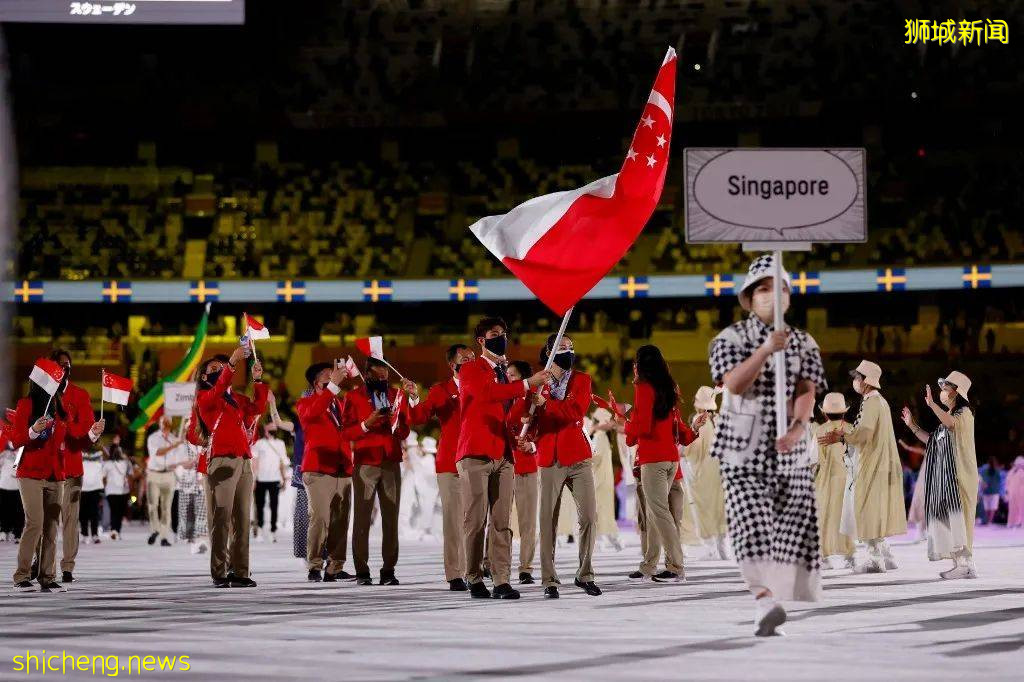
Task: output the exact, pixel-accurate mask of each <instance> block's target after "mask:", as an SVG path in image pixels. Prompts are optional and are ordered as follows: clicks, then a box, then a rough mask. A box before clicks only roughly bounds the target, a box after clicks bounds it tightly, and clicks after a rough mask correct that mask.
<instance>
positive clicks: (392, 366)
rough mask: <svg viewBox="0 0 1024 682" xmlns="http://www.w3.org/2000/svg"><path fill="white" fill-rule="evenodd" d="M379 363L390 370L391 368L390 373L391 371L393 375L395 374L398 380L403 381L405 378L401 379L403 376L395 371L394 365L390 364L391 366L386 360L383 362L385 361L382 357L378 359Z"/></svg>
mask: <svg viewBox="0 0 1024 682" xmlns="http://www.w3.org/2000/svg"><path fill="white" fill-rule="evenodd" d="M380 361H381V362H383V363H384V364H385V365H387V366H388V367H390V368H391V371H393V372H394V373H395V374H397V375H398V378H399V379H401V380H402V381H405V377H403V376H402V373H401V372H399V371H398V370H397V369H395V366H394V365H392V364H391V363H390V362H388V361H387V360H385V359H384V358H383V357H382V358H381V359H380Z"/></svg>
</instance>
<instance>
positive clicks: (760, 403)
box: [709, 314, 827, 601]
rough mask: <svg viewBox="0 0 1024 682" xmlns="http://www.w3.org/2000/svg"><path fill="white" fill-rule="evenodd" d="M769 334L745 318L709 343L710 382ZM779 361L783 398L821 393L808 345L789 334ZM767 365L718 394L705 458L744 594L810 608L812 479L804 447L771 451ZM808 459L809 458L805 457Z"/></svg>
mask: <svg viewBox="0 0 1024 682" xmlns="http://www.w3.org/2000/svg"><path fill="white" fill-rule="evenodd" d="M771 331H772V327H770V326H768V325H766V324H765V323H763V322H762V321H761V320H760V319H759V318H758V317H757V316H756V315H753V314H751V315H750V316H749V317H747V318H746V319H745V320H742V321H740V322H737V323H735V324H733V325H731V326H729V327H727V328H726V329H725V330H723V331H722V332H721V333H720V334H719V335H718V336H716V337H715V339H714V340H713V341H712V342H711V352H710V358H709V362H710V365H711V377H712V379H713V380H714V382H715V383H716V384H717V383H721V382H722V378H723V377H724V376H725V374H726V373H727V372H729V370H731V369H733V368H734V367H736V365H738V364H740V363H741V362H743V361H744V360H746V359H747V358H749V357H750V356H751V355H752V354H753V353H754V352H755V351H756V350H757V348H758V347H760V346H761V345H762V344H763V343H764V342H765V340H766V339H767V338H768V335H769V334H770V333H771ZM791 331H792V334H791V335H790V339H789V343H788V344H787V346H786V349H785V356H786V396H787V398H788V399H792V397H793V394H794V391H795V389H796V385H797V383H798V382H800V381H801V380H809V381H811V382H813V383H814V385H815V387H816V392H817V393H823V392H824V391H825V390H827V384H826V381H825V368H824V366H823V364H822V361H821V353H820V351H819V349H818V345H817V343H816V342H815V341H814V339H813V338H812V337H811V336H810V335H809V334H808V333H807V332H804V331H800V330H797V329H791ZM775 431H776V429H775V364H774V361H773V360H772V359H769V360H768V362H766V363H765V366H764V368H763V369H762V370H761V373H760V375H759V376H758V378H757V379H756V380H755V381H754V383H753V385H752V386H751V387H750V388H749V389H747V391H746V393H744V394H743V395H741V396H734V395H731V394H730V393H729V392H728V391H726V392H725V395H724V398H723V403H722V411H721V416H720V417H719V422H718V431H717V433H716V436H715V441H714V444H713V445H712V449H711V454H712V456H713V457H717V458H718V459H719V460H720V463H721V472H722V483H723V486H724V488H725V504H726V512H727V516H728V521H729V533H730V535H731V536H732V544H733V548H734V550H735V552H736V559H737V561H738V563H739V565H740V569H741V571H742V572H743V576H744V579H745V580H746V581H747V584H748V585H749V586H750V587H751V589H752V590H758V588H768V589H770V590H771V591H772V593H773V594H774V596H775V598H776V599H784V600H795V601H817V600H818V599H819V598H820V595H821V574H820V568H819V537H818V520H817V508H816V501H815V490H814V477H813V475H812V473H811V464H812V462H810V461H809V460H810V458H811V456H812V455H811V454H809V453H808V449H807V442H806V441H802V442H801V443H800V444H799V445H798V446H797V447H796V448H795V449H794V451H793V452H789V453H786V454H779V453H778V452H776V450H775V438H776V433H775ZM813 456H814V457H816V455H813Z"/></svg>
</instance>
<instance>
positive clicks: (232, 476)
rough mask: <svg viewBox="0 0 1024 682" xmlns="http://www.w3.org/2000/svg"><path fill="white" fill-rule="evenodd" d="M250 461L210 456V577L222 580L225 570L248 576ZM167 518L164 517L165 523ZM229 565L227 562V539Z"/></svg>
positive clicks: (250, 495)
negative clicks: (229, 554) (229, 547)
mask: <svg viewBox="0 0 1024 682" xmlns="http://www.w3.org/2000/svg"><path fill="white" fill-rule="evenodd" d="M252 481H253V476H252V460H249V459H243V458H241V457H213V458H211V459H210V465H209V471H208V473H207V475H206V508H207V510H208V514H209V517H208V522H207V523H208V525H209V529H210V575H212V576H213V577H214V579H217V578H226V577H227V575H228V568H229V566H230V569H231V571H232V572H233V573H234V574H235V575H236V576H237V577H239V578H248V577H249V523H250V521H249V515H250V513H251V511H252V485H253V484H252ZM169 519H170V517H169V516H168V520H169ZM229 535H230V542H231V545H230V546H231V563H230V564H229V563H228V539H229Z"/></svg>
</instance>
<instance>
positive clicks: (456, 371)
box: [455, 363, 465, 374]
mask: <svg viewBox="0 0 1024 682" xmlns="http://www.w3.org/2000/svg"><path fill="white" fill-rule="evenodd" d="M463 364H465V363H460V364H458V365H455V373H456V374H458V373H459V370H460V369H462V365H463Z"/></svg>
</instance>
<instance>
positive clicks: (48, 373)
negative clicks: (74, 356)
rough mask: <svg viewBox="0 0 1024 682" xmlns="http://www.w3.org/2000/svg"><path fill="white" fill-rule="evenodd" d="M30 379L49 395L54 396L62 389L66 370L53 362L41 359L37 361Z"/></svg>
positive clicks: (29, 376)
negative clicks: (61, 384) (61, 385)
mask: <svg viewBox="0 0 1024 682" xmlns="http://www.w3.org/2000/svg"><path fill="white" fill-rule="evenodd" d="M28 378H29V379H31V380H32V381H33V382H34V383H35V384H36V385H38V386H39V387H40V388H41V389H43V390H44V391H46V393H47V394H48V395H53V394H54V393H56V392H57V389H58V388H60V382H61V380H62V379H64V368H63V367H61V366H60V365H58V364H57V363H56V362H54V361H53V360H49V359H47V358H39V359H38V360H36V364H35V366H34V367H32V372H31V373H30V374H29V375H28Z"/></svg>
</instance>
